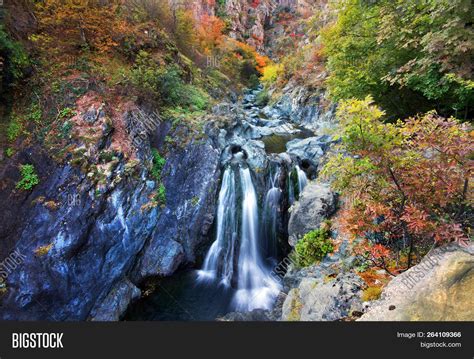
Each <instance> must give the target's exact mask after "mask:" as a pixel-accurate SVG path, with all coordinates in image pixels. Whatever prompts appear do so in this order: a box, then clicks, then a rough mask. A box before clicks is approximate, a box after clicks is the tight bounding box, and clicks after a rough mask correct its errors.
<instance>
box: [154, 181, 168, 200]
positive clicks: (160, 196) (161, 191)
mask: <svg viewBox="0 0 474 359" xmlns="http://www.w3.org/2000/svg"><path fill="white" fill-rule="evenodd" d="M154 200H155V201H156V202H157V203H158V204H165V203H166V188H165V185H164V184H163V183H161V184H160V186H159V187H158V190H157V191H156V194H155V197H154Z"/></svg>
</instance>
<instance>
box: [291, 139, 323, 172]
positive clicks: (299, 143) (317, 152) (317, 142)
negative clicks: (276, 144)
mask: <svg viewBox="0 0 474 359" xmlns="http://www.w3.org/2000/svg"><path fill="white" fill-rule="evenodd" d="M323 145H324V142H322V141H321V137H309V138H305V139H295V140H292V141H290V142H288V143H287V144H286V149H287V150H286V152H287V153H289V154H290V155H293V156H295V157H297V158H299V159H301V160H308V161H310V162H311V163H312V164H313V165H315V166H317V165H318V164H319V161H320V158H321V157H322V156H323V155H324V150H323Z"/></svg>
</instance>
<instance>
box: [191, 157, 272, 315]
mask: <svg viewBox="0 0 474 359" xmlns="http://www.w3.org/2000/svg"><path fill="white" fill-rule="evenodd" d="M236 171H237V169H233V168H232V166H229V167H228V168H227V169H226V170H225V172H224V176H223V179H222V186H221V190H220V193H219V202H218V210H217V232H216V240H215V241H214V243H213V244H212V246H211V248H210V249H209V252H208V253H207V255H206V259H205V260H204V264H203V267H202V269H201V270H200V271H198V280H200V281H213V280H219V281H220V283H221V284H223V285H225V286H231V285H232V283H233V281H232V279H233V277H234V276H235V277H236V279H237V281H236V283H237V288H236V292H235V295H234V299H233V301H232V304H233V307H234V308H235V309H236V310H239V311H250V310H253V309H256V308H263V309H270V308H271V306H272V304H273V301H274V299H275V297H276V296H277V295H278V293H279V284H278V282H277V281H276V280H275V279H273V277H272V276H271V274H270V273H271V270H270V268H269V267H268V266H267V265H266V263H265V262H264V257H263V254H264V253H265V251H266V250H265V245H264V241H262V240H261V239H262V238H261V236H260V235H259V234H260V232H259V215H258V201H257V194H256V192H255V188H254V186H253V183H252V176H251V174H250V169H249V168H248V167H243V166H242V164H240V165H239V167H238V175H239V177H240V190H241V192H242V195H241V198H242V201H241V208H242V211H241V217H240V218H239V219H240V233H238V224H237V218H236V208H238V206H239V204H238V203H236V198H237V194H236V191H237V190H238V188H237V186H236V180H235V177H236ZM239 198H240V197H239ZM237 242H239V243H240V247H239V250H238V251H237V248H236V246H237ZM236 256H238V258H236ZM234 263H237V267H236V268H234Z"/></svg>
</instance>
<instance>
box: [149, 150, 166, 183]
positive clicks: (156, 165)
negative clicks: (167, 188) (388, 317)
mask: <svg viewBox="0 0 474 359" xmlns="http://www.w3.org/2000/svg"><path fill="white" fill-rule="evenodd" d="M151 154H152V156H153V167H152V168H151V176H152V177H153V178H154V179H155V180H157V181H161V170H162V169H163V167H164V166H165V163H166V160H165V159H164V158H163V157H161V155H160V153H159V152H158V150H157V149H156V148H152V150H151Z"/></svg>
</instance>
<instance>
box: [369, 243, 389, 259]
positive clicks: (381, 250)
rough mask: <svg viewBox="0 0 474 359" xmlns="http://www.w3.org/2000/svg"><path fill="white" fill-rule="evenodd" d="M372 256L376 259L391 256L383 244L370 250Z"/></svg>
mask: <svg viewBox="0 0 474 359" xmlns="http://www.w3.org/2000/svg"><path fill="white" fill-rule="evenodd" d="M370 254H371V255H372V257H373V258H374V259H381V258H386V257H389V256H390V250H389V249H388V248H387V247H384V246H383V245H381V244H376V245H374V246H372V247H371V248H370Z"/></svg>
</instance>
